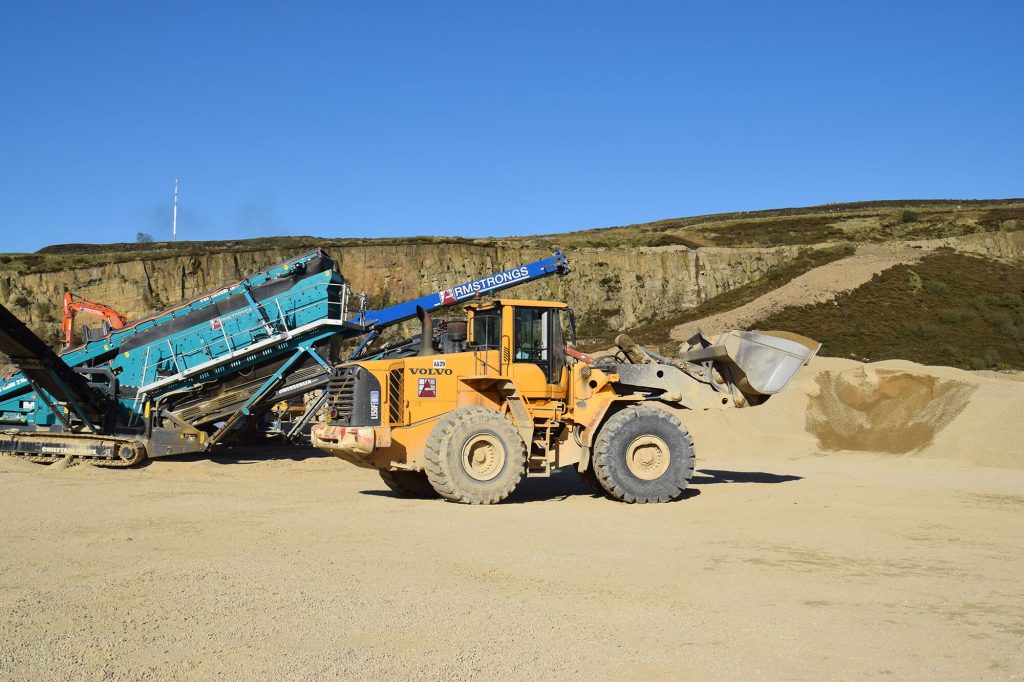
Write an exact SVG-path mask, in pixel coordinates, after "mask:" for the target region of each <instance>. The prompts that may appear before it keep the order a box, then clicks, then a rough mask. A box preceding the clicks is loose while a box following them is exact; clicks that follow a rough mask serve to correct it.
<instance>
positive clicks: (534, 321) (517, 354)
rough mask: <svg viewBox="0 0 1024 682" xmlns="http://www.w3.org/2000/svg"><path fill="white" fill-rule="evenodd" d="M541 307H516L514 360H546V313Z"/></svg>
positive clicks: (547, 311) (544, 361) (540, 362)
mask: <svg viewBox="0 0 1024 682" xmlns="http://www.w3.org/2000/svg"><path fill="white" fill-rule="evenodd" d="M549 312H550V311H549V310H547V309H543V308H516V311H515V318H514V319H515V342H514V343H515V348H514V351H513V354H512V357H513V359H514V360H515V361H516V362H535V363H537V364H545V365H546V364H547V362H548V335H547V330H548V313H549Z"/></svg>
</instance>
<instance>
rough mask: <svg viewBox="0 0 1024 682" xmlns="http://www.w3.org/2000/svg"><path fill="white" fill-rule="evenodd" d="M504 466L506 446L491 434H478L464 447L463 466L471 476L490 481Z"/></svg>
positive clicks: (478, 479)
mask: <svg viewBox="0 0 1024 682" xmlns="http://www.w3.org/2000/svg"><path fill="white" fill-rule="evenodd" d="M504 466H505V448H503V447H502V446H501V443H500V442H499V441H498V439H497V438H495V437H494V436H492V435H490V434H486V433H481V434H477V435H475V436H473V437H471V438H470V439H469V440H468V441H466V445H465V446H463V448H462V468H463V469H464V470H465V471H466V473H467V474H469V476H470V478H473V479H475V480H477V481H490V480H491V479H492V478H494V477H495V476H497V475H498V473H499V472H500V471H501V469H502V467H504Z"/></svg>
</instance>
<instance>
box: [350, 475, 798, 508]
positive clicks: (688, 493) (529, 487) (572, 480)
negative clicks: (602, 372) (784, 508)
mask: <svg viewBox="0 0 1024 682" xmlns="http://www.w3.org/2000/svg"><path fill="white" fill-rule="evenodd" d="M697 473H698V474H701V475H699V476H694V477H693V480H692V481H691V483H692V484H693V485H708V484H712V483H762V484H774V483H787V482H789V481H799V480H800V479H801V478H802V476H793V475H790V474H772V473H768V472H765V471H723V470H720V469H699V470H698V471H697ZM359 492H360V494H362V495H372V496H375V497H395V498H397V497H399V496H398V495H396V494H395V493H393V492H392V491H391V490H390V489H388V488H387V487H386V486H385V485H384V483H383V482H381V484H380V488H379V489H375V490H360V491H359ZM698 495H700V490H698V489H696V488H692V487H691V488H687V489H686V490H684V491H683V494H682V495H680V497H679V499H680V500H687V499H690V498H693V497H696V496H698ZM579 496H583V497H597V495H595V494H594V493H592V492H591V491H590V488H588V487H587V486H586V484H584V483H583V481H581V480H580V478H579V476H577V475H576V472H575V471H574V470H573V469H572V467H566V468H564V469H558V470H556V471H553V472H552V473H551V477H550V478H526V479H523V482H522V483H520V484H519V487H518V488H516V490H515V492H513V493H512V494H511V495H509V496H508V499H507V500H505V504H521V503H523V502H547V501H561V500H567V499H569V498H570V497H579Z"/></svg>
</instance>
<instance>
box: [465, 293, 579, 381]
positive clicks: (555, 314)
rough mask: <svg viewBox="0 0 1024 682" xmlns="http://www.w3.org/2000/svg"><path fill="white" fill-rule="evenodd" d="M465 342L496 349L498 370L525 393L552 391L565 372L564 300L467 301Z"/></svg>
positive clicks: (566, 314)
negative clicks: (467, 317)
mask: <svg viewBox="0 0 1024 682" xmlns="http://www.w3.org/2000/svg"><path fill="white" fill-rule="evenodd" d="M468 313H469V321H470V324H469V328H470V329H469V333H470V338H469V348H470V350H474V351H486V350H498V351H500V353H499V358H500V371H501V372H502V373H507V374H509V375H510V376H512V378H513V379H514V380H515V382H516V385H517V386H518V387H519V388H520V390H521V391H523V392H524V394H525V395H527V396H528V397H555V395H556V394H557V393H560V392H561V391H563V390H564V388H565V386H566V383H567V378H566V374H567V373H566V360H565V337H564V335H563V333H562V325H563V323H566V324H567V323H568V320H569V310H568V306H566V305H565V304H564V303H554V302H549V301H525V300H514V299H496V300H493V301H487V302H485V303H477V304H473V305H471V306H469V308H468Z"/></svg>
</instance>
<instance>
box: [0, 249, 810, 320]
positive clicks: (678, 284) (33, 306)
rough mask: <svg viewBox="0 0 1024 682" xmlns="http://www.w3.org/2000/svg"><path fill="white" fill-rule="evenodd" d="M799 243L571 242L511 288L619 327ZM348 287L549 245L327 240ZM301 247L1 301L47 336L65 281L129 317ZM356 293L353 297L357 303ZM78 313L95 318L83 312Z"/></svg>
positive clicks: (449, 273)
mask: <svg viewBox="0 0 1024 682" xmlns="http://www.w3.org/2000/svg"><path fill="white" fill-rule="evenodd" d="M797 251H798V247H793V246H780V247H775V248H701V249H696V250H691V249H688V248H686V247H684V246H663V247H639V248H611V247H595V248H584V249H575V250H573V251H572V252H570V253H568V254H567V255H568V257H569V262H570V264H571V267H572V273H571V274H569V275H568V276H566V277H549V278H546V279H544V280H541V281H539V282H534V283H532V284H528V285H525V286H522V287H518V288H515V289H513V290H511V292H510V294H511V295H513V296H515V297H517V298H546V299H553V300H559V301H566V302H567V303H569V304H570V305H571V306H573V307H574V308H575V310H576V313H577V316H579V317H580V318H581V319H586V318H587V316H590V319H592V320H594V319H596V320H599V321H600V322H601V323H602V324H603V325H605V326H606V327H607V328H608V329H612V330H623V329H628V328H630V327H631V326H633V325H636V324H639V323H643V322H647V321H650V320H652V319H656V318H657V317H658V316H660V315H664V314H671V313H677V312H679V311H682V310H685V309H686V308H689V307H692V306H695V305H697V304H699V303H702V302H703V301H706V300H707V299H709V298H712V297H714V296H717V295H718V294H721V293H723V292H726V291H729V290H730V289H733V288H735V287H737V286H741V285H743V284H746V283H747V282H750V281H752V280H755V279H758V278H760V277H763V276H764V275H765V274H766V273H767V272H768V270H769V268H771V267H773V266H778V265H780V264H782V263H784V262H785V261H787V260H788V259H790V258H792V256H793V255H794V254H795V253H796V252H797ZM330 254H331V256H332V257H333V258H334V259H335V261H336V262H337V268H338V270H339V271H340V272H341V273H342V275H344V277H345V278H346V280H347V281H348V283H349V285H350V286H351V287H352V290H353V291H354V292H360V291H365V292H367V293H368V294H369V303H368V304H369V305H370V306H371V307H380V306H383V305H389V304H392V303H397V302H400V301H403V300H407V299H410V298H414V297H417V296H422V295H424V294H427V293H430V292H431V291H439V290H441V289H444V288H447V287H450V286H452V285H455V284H459V283H461V282H464V281H467V280H471V279H475V278H476V277H479V276H481V275H485V274H489V273H492V272H498V271H501V270H505V269H508V268H511V267H514V266H516V265H520V264H523V263H528V262H531V261H534V260H538V259H541V258H545V257H547V256H550V255H551V251H550V250H549V249H548V248H546V247H541V246H537V247H524V248H515V247H503V246H492V245H475V244H458V243H454V244H426V245H424V244H381V245H365V246H352V247H347V248H343V249H338V248H335V249H332V250H331V252H330ZM294 255H297V254H296V253H293V252H292V251H288V250H282V249H266V250H260V251H244V252H236V253H230V252H228V253H212V254H206V255H183V256H177V257H171V258H163V259H159V260H133V261H125V262H120V263H111V264H109V265H105V266H96V267H86V268H80V269H68V270H63V271H59V272H44V273H31V274H25V275H19V274H15V273H5V274H3V275H0V303H3V304H4V305H5V306H7V307H8V308H10V309H11V310H12V311H13V312H14V313H15V314H16V315H18V316H19V317H20V318H21V319H23V320H25V321H26V322H27V323H28V324H29V326H31V327H32V328H33V329H35V330H36V331H37V332H39V333H41V334H43V335H44V337H45V338H47V339H52V338H53V334H54V333H55V332H56V329H57V327H58V326H59V320H60V316H61V300H62V297H63V295H64V292H65V291H66V290H71V291H75V292H76V293H78V294H80V295H82V296H85V297H87V298H90V299H92V300H94V301H98V302H100V303H104V304H106V305H109V306H111V307H113V308H115V309H116V310H119V311H121V312H122V313H124V314H125V315H127V316H128V318H129V319H130V320H133V319H137V318H139V317H142V316H143V315H145V314H148V313H151V312H155V311H157V310H161V309H163V308H166V307H168V306H170V305H173V304H175V303H177V302H179V301H181V300H185V299H189V298H192V297H194V296H197V295H199V294H202V293H205V292H208V291H210V290H212V289H215V288H216V287H218V286H220V285H221V284H224V283H227V282H232V281H237V280H239V279H242V278H243V277H245V276H247V275H250V274H252V273H254V272H257V271H259V270H261V269H263V268H265V267H267V266H270V265H272V264H274V263H277V262H280V261H283V260H285V259H287V258H289V257H291V256H294ZM354 304H355V301H354V300H353V305H354ZM79 319H80V320H81V321H83V322H86V323H88V324H93V325H95V324H98V321H97V320H94V319H92V318H88V317H85V316H82V317H80V318H79Z"/></svg>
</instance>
